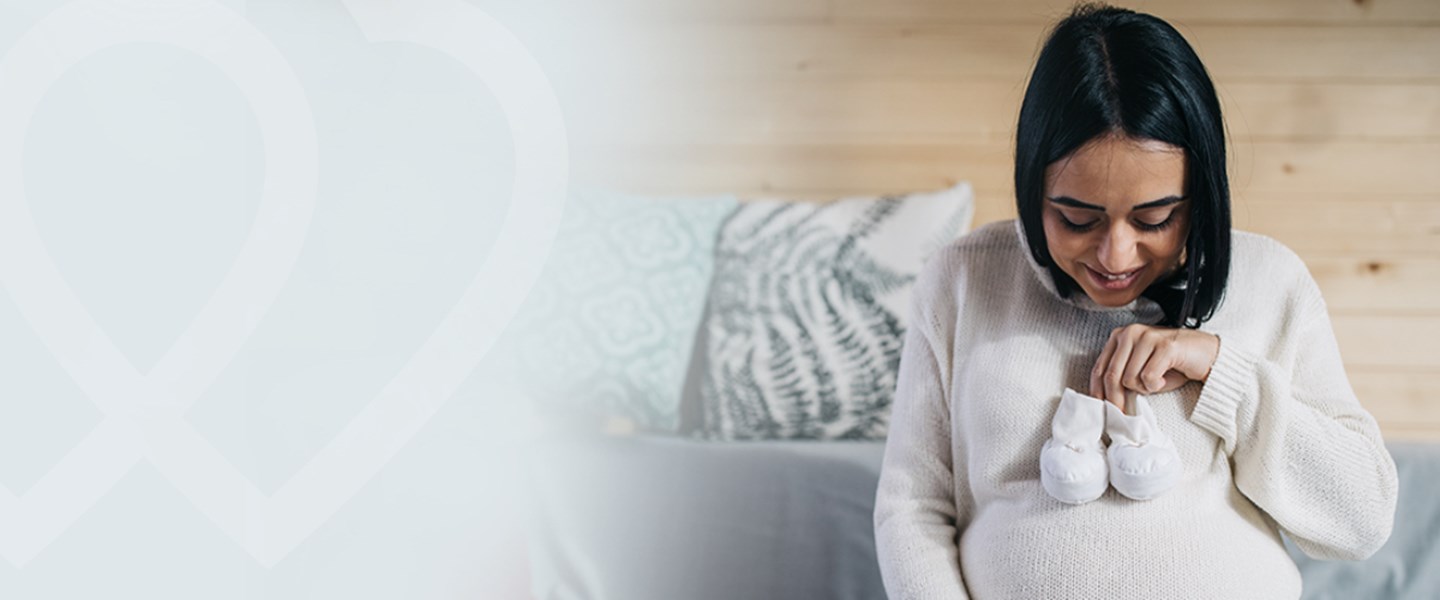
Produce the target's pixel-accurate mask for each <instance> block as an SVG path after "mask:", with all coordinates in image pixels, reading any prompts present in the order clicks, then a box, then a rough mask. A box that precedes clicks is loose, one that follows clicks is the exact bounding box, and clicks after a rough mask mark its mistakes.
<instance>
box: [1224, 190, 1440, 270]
mask: <svg viewBox="0 0 1440 600" xmlns="http://www.w3.org/2000/svg"><path fill="white" fill-rule="evenodd" d="M1232 213H1233V219H1232V222H1233V224H1234V226H1235V227H1236V228H1239V229H1243V230H1246V231H1254V232H1257V233H1263V234H1265V235H1268V236H1270V237H1273V238H1275V239H1277V240H1279V241H1280V242H1281V243H1283V244H1285V245H1286V246H1289V247H1290V248H1292V249H1294V250H1295V251H1296V252H1297V253H1299V254H1300V255H1301V256H1307V255H1310V254H1331V255H1348V256H1352V257H1364V256H1413V255H1419V256H1428V257H1435V256H1440V195H1430V196H1426V195H1418V196H1408V195H1380V194H1317V195H1307V194H1293V193H1267V194H1256V195H1250V196H1247V197H1245V198H1239V199H1236V200H1235V201H1234V202H1233V203H1232Z"/></svg>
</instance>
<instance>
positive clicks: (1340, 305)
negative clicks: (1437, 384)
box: [1297, 252, 1440, 366]
mask: <svg viewBox="0 0 1440 600" xmlns="http://www.w3.org/2000/svg"><path fill="white" fill-rule="evenodd" d="M1297 254H1298V252H1297ZM1301 258H1302V259H1304V261H1305V265H1306V267H1308V268H1309V269H1310V275H1311V276H1312V277H1314V278H1315V282H1316V283H1317V284H1318V285H1319V286H1320V293H1321V294H1322V295H1324V297H1325V303H1326V305H1328V306H1329V308H1330V311H1331V312H1332V313H1354V314H1367V313H1368V314H1377V313H1382V312H1384V311H1398V312H1402V313H1403V312H1406V311H1408V312H1410V313H1411V314H1423V313H1426V312H1429V313H1436V314H1440V258H1437V257H1436V256H1431V257H1424V258H1420V257H1377V256H1363V257H1343V256H1314V255H1310V256H1307V255H1303V254H1302V255H1301ZM1436 344H1437V345H1440V340H1437V341H1436ZM1436 366H1440V364H1437V365H1436Z"/></svg>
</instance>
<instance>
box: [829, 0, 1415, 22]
mask: <svg viewBox="0 0 1440 600" xmlns="http://www.w3.org/2000/svg"><path fill="white" fill-rule="evenodd" d="M1072 4H1073V2H1070V1H1067V0H1018V1H1015V0H978V1H977V0H967V1H965V2H956V1H954V0H886V1H884V2H875V1H874V0H834V1H833V5H834V11H833V14H834V18H835V20H837V21H842V22H844V21H877V20H879V21H943V22H964V23H975V22H996V21H999V22H1017V21H1019V22H1042V23H1048V22H1050V21H1053V20H1058V19H1059V18H1061V17H1063V16H1064V15H1066V14H1068V13H1069V10H1070V6H1071V5H1072ZM1125 7H1126V8H1130V9H1133V10H1137V11H1141V12H1147V13H1150V14H1153V15H1155V16H1158V17H1160V18H1163V19H1166V20H1169V21H1178V22H1184V23H1188V24H1195V23H1265V24H1272V23H1285V24H1301V23H1305V24H1341V25H1351V24H1367V25H1376V24H1404V23H1410V24H1413V23H1417V22H1437V21H1440V3H1436V2H1432V1H1429V0H1399V1H1380V2H1356V1H1355V0H1267V1H1266V2H1254V1H1252V0H1211V1H1209V2H1193V1H1189V0H1135V1H1133V2H1129V3H1126V4H1125Z"/></svg>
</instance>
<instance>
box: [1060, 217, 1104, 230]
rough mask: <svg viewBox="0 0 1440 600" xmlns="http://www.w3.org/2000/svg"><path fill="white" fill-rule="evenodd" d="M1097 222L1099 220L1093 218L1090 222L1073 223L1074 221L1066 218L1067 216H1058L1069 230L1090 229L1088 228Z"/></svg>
mask: <svg viewBox="0 0 1440 600" xmlns="http://www.w3.org/2000/svg"><path fill="white" fill-rule="evenodd" d="M1099 222H1100V221H1099V220H1095V221H1091V222H1089V223H1075V222H1073V221H1071V220H1070V219H1067V218H1065V217H1060V223H1061V224H1063V225H1064V226H1065V228H1066V229H1069V230H1071V231H1085V230H1088V229H1090V228H1091V227H1093V226H1094V225H1095V224H1096V223H1099Z"/></svg>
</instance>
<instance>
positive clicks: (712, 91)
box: [570, 77, 1440, 144]
mask: <svg viewBox="0 0 1440 600" xmlns="http://www.w3.org/2000/svg"><path fill="white" fill-rule="evenodd" d="M1023 94H1024V89H1023V88H1022V87H1021V86H1020V84H1019V83H1018V82H1016V83H1003V82H997V81H990V80H980V81H973V82H961V81H932V82H922V81H892V80H869V79H865V78H859V77H857V78H847V79H825V80H818V81H805V80H801V79H797V80H792V81H765V80H757V81H752V82H746V81H737V82H733V85H725V86H693V87H692V86H678V85H664V84H652V85H648V86H639V87H634V88H627V87H619V86H617V87H608V88H603V89H598V90H595V91H594V92H592V93H590V94H587V96H586V100H585V103H586V107H585V110H584V112H582V113H580V115H579V118H578V119H576V120H574V121H572V122H571V123H570V129H571V131H572V132H574V134H575V135H576V137H577V138H578V139H584V140H588V141H593V142H598V143H615V144H623V143H641V144H657V143H662V144H676V143H685V142H696V141H704V142H707V143H730V144H735V143H766V142H770V143H774V142H781V143H796V142H804V143H839V144H858V143H880V144H895V143H957V142H959V143H963V142H984V141H990V142H1008V141H1010V140H1011V139H1012V138H1013V137H1014V131H1015V121H1016V119H1017V118H1018V115H1019V110H1020V102H1021V98H1022V96H1023ZM1220 94H1221V99H1222V103H1223V107H1222V110H1223V112H1224V115H1225V117H1226V119H1227V122H1228V123H1229V126H1230V131H1231V134H1232V135H1233V136H1234V138H1235V139H1236V140H1250V139H1253V140H1256V141H1320V140H1336V139H1351V140H1369V141H1385V140H1389V139H1399V140H1410V141H1416V140H1420V141H1424V140H1429V141H1437V140H1440V84H1406V83H1371V84H1354V83H1323V82H1299V83H1293V82H1292V83H1284V82H1282V83H1245V82H1241V83H1235V84H1233V85H1225V86H1221V89H1220Z"/></svg>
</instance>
